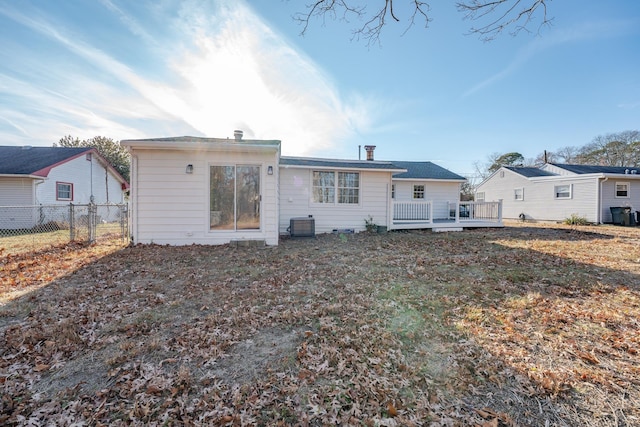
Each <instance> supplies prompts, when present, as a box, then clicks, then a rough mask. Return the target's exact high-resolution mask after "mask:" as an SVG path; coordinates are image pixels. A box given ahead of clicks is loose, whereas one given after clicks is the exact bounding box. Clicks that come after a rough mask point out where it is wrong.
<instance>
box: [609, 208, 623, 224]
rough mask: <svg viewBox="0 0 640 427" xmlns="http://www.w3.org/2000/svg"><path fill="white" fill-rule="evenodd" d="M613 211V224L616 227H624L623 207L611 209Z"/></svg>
mask: <svg viewBox="0 0 640 427" xmlns="http://www.w3.org/2000/svg"><path fill="white" fill-rule="evenodd" d="M609 209H610V210H611V218H612V220H611V222H613V223H614V224H615V225H622V212H623V211H624V208H623V207H613V206H612V207H610V208H609Z"/></svg>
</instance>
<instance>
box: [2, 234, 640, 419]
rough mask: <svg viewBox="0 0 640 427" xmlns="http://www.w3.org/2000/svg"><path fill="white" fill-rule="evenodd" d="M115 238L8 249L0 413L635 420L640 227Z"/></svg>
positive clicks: (639, 378) (639, 386)
mask: <svg viewBox="0 0 640 427" xmlns="http://www.w3.org/2000/svg"><path fill="white" fill-rule="evenodd" d="M117 249H118V248H106V249H100V250H98V249H97V248H96V247H77V248H74V250H73V251H72V250H70V249H69V248H67V247H58V248H54V249H50V250H48V251H44V252H41V253H35V254H31V256H30V257H29V258H20V259H18V258H17V257H16V256H13V255H2V254H0V256H3V258H1V259H0V274H1V276H0V286H1V288H0V292H1V294H0V389H1V390H2V392H1V393H0V424H3V425H45V424H47V425H71V424H74V423H77V424H76V425H82V424H86V425H97V426H99V425H311V426H318V425H328V424H334V425H335V424H341V425H365V426H367V425H371V426H373V425H403V426H411V425H416V426H418V425H436V426H439V425H445V426H446V425H450V426H458V425H477V426H520V425H531V426H544V425H549V426H553V425H558V426H566V425H570V426H573V425H585V426H633V425H640V405H639V404H638V402H640V355H639V352H640V324H639V319H640V277H639V276H640V229H637V228H623V227H612V226H600V227H579V228H569V227H564V226H558V225H554V226H549V225H532V224H512V225H511V226H509V227H506V228H504V229H484V230H480V229H479V230H468V231H465V232H462V233H431V232H429V231H413V232H393V233H388V234H385V235H379V234H366V233H362V234H358V235H347V236H338V235H323V236H319V237H318V238H317V239H297V240H289V239H283V240H282V241H281V242H280V245H279V246H278V247H270V248H232V247H230V246H218V247H206V246H187V247H168V246H134V247H129V248H126V249H122V250H117ZM92 251H93V252H92ZM74 253H75V254H76V257H77V258H78V260H76V261H74V256H73V254H74Z"/></svg>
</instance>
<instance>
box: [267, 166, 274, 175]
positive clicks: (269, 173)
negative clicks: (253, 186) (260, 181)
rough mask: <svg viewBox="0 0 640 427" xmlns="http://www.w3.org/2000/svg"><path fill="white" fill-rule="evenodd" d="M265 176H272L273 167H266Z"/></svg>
mask: <svg viewBox="0 0 640 427" xmlns="http://www.w3.org/2000/svg"><path fill="white" fill-rule="evenodd" d="M267 175H273V166H267Z"/></svg>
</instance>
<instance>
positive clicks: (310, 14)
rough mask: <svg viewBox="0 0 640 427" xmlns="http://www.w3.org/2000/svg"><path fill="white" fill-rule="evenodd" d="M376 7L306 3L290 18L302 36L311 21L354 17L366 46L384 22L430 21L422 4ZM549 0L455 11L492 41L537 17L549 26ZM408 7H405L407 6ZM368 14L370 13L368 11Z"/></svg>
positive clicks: (484, 1) (504, 1)
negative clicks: (476, 25) (475, 23)
mask: <svg viewBox="0 0 640 427" xmlns="http://www.w3.org/2000/svg"><path fill="white" fill-rule="evenodd" d="M376 1H377V4H378V6H376V7H374V8H373V9H367V6H370V4H371V3H372V2H373V0H314V1H312V2H311V3H309V4H307V10H306V11H305V12H300V13H297V14H296V15H294V19H295V20H297V21H298V22H299V23H300V24H301V25H302V31H301V34H302V35H304V34H305V33H306V32H307V29H308V28H309V24H310V21H311V20H312V19H313V18H320V19H322V20H324V19H325V18H326V17H327V16H328V17H330V18H331V19H334V20H335V19H337V18H338V17H340V18H339V19H341V20H344V21H347V22H349V21H350V19H351V18H356V19H358V20H359V21H360V22H362V23H363V24H362V25H360V26H357V27H356V28H355V29H354V30H353V35H354V37H355V38H357V39H359V38H360V37H362V38H364V39H365V40H367V44H370V43H372V42H379V39H380V34H381V32H382V29H383V28H384V26H385V25H386V24H387V21H389V20H391V21H395V22H401V21H405V22H406V24H407V28H406V30H405V31H408V30H409V29H410V28H411V27H412V26H413V25H415V23H416V20H418V21H421V22H423V24H424V27H425V28H427V27H428V26H429V22H430V21H431V16H430V13H431V7H430V6H429V3H428V2H426V1H420V0H407V2H408V3H404V2H403V3H401V5H400V6H398V3H399V2H398V0H376ZM548 1H549V0H465V1H462V2H458V3H456V7H457V8H458V11H460V12H461V13H463V14H464V18H465V19H469V20H471V21H476V22H478V23H479V24H480V25H479V26H478V27H471V29H470V31H469V32H470V33H471V34H477V35H478V36H479V37H480V39H482V40H492V39H494V38H495V37H497V36H498V35H500V34H501V33H502V32H504V31H506V30H509V32H510V34H512V35H515V34H517V33H519V32H520V31H522V30H525V31H529V30H528V27H529V26H530V25H531V24H532V23H533V22H534V21H535V20H536V18H537V17H538V16H539V15H541V16H542V19H541V20H540V24H539V26H538V29H540V28H541V27H542V26H545V25H549V24H550V23H551V19H552V18H548V16H547V2H548ZM407 4H408V6H407ZM370 11H371V12H370Z"/></svg>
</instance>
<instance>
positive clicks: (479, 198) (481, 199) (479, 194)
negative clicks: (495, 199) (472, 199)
mask: <svg viewBox="0 0 640 427" xmlns="http://www.w3.org/2000/svg"><path fill="white" fill-rule="evenodd" d="M476 202H484V191H478V192H477V193H476Z"/></svg>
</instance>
